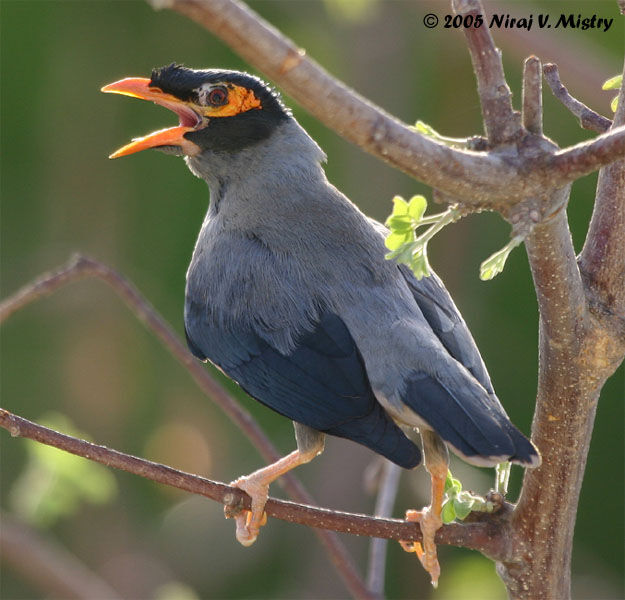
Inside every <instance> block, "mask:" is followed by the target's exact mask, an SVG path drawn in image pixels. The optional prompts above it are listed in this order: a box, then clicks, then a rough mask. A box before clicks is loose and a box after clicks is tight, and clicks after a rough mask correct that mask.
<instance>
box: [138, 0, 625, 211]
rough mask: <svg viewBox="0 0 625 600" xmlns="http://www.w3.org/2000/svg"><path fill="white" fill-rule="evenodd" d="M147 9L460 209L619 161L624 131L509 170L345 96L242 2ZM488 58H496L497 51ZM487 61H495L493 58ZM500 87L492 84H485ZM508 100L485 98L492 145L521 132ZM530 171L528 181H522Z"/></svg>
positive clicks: (489, 156) (184, 0) (183, 1)
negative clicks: (212, 41) (221, 47)
mask: <svg viewBox="0 0 625 600" xmlns="http://www.w3.org/2000/svg"><path fill="white" fill-rule="evenodd" d="M147 1H148V2H149V3H150V4H152V6H154V7H155V8H158V9H161V8H170V9H172V10H175V11H177V12H179V13H181V14H183V15H185V16H187V17H189V18H191V19H193V20H194V21H196V22H197V23H199V24H200V25H202V26H203V27H205V28H206V29H207V30H208V31H211V32H212V33H214V34H215V35H216V36H218V37H219V38H221V39H222V40H223V41H224V42H226V43H227V44H228V45H229V46H230V47H232V48H233V49H234V50H235V51H236V52H237V53H238V54H240V55H241V56H242V57H243V58H244V59H245V60H247V61H248V62H249V63H250V64H252V65H254V66H255V67H257V68H258V69H260V70H261V71H263V72H264V73H265V74H266V75H267V76H269V77H270V78H272V79H273V80H274V81H276V82H278V83H279V84H280V86H281V88H282V89H283V90H284V91H286V92H287V93H288V94H289V95H291V96H292V97H293V98H294V99H295V100H296V101H297V102H299V103H300V104H301V105H302V106H303V107H304V108H306V109H307V110H308V111H309V112H310V113H311V114H312V115H314V116H315V117H316V118H318V119H319V120H320V121H321V122H322V123H325V124H326V125H327V126H328V127H331V128H332V129H334V130H335V131H336V132H338V133H339V134H340V135H342V136H343V137H344V138H345V139H347V140H349V141H351V142H353V143H354V144H356V145H357V146H359V147H360V148H362V149H364V150H366V151H367V152H370V153H371V154H373V155H374V156H377V157H378V158H380V159H382V160H384V161H386V162H388V163H390V164H391V165H393V166H395V167H397V168H398V169H401V170H402V171H404V172H405V173H408V174H409V175H412V176H413V177H416V178H417V179H419V180H420V181H423V182H424V183H426V184H427V185H430V186H432V187H433V188H436V189H439V190H441V191H443V192H446V193H448V194H450V195H452V196H455V197H457V198H458V200H459V201H461V202H462V203H463V204H464V205H465V206H473V207H478V206H479V207H481V208H492V209H494V210H499V209H500V208H501V207H502V206H509V205H511V204H513V203H515V202H518V201H519V200H522V199H524V198H527V197H532V196H538V195H539V194H542V193H544V192H545V190H549V189H556V188H560V187H563V186H565V185H566V184H567V183H569V182H571V181H573V180H575V179H577V178H579V177H581V176H583V175H586V174H588V173H591V172H593V171H596V170H597V169H598V168H600V167H601V166H603V165H605V164H609V163H610V162H612V161H614V160H615V159H616V158H618V157H619V156H625V131H622V132H619V131H613V132H611V133H612V135H611V136H610V140H604V141H603V142H602V143H601V144H600V145H593V144H592V142H584V143H583V144H581V145H580V146H578V147H577V148H576V153H577V152H578V153H579V154H580V155H582V156H583V159H582V156H577V154H576V153H574V154H573V155H569V154H568V153H567V151H563V153H562V156H561V157H560V158H559V160H558V161H555V163H553V162H552V161H551V160H550V159H549V158H548V157H546V158H544V159H543V160H542V162H538V163H536V162H533V163H532V164H525V163H522V164H516V165H515V164H514V161H512V160H511V159H510V157H508V158H507V159H505V160H504V159H503V157H500V156H498V155H497V154H494V153H485V152H470V151H466V150H459V149H457V148H450V147H449V146H445V145H444V144H441V143H438V142H436V141H435V140H432V139H430V138H428V137H427V136H423V135H420V134H419V133H417V132H415V131H414V130H412V129H411V128H409V127H408V126H407V125H405V124H404V123H401V122H400V121H398V120H397V119H395V118H394V117H392V116H390V115H388V114H387V113H386V112H384V111H383V110H382V109H380V108H379V107H377V106H375V105H374V104H372V103H371V102H369V101H368V100H366V99H365V98H363V97H362V96H360V95H358V94H357V93H355V92H354V91H353V90H350V89H349V88H347V87H346V86H345V85H344V84H342V83H341V82H339V81H338V80H337V79H335V78H334V77H332V76H331V75H330V74H329V73H328V72H327V71H325V70H324V69H323V68H322V67H321V66H319V64H317V63H316V62H315V61H313V60H312V59H310V58H308V57H307V56H305V54H304V51H303V50H302V49H301V48H298V47H297V46H296V45H295V44H294V43H293V42H292V41H291V40H289V39H288V38H286V37H285V36H284V35H282V34H281V33H280V32H279V31H277V30H276V29H275V28H274V27H273V26H272V25H270V24H269V23H268V22H267V21H265V20H263V19H262V18H261V17H259V16H258V15H257V14H256V13H254V12H253V11H252V10H251V9H250V8H249V7H247V6H246V5H245V4H243V3H241V2H237V1H236V0H147ZM459 1H460V0H459ZM481 29H484V30H485V29H487V28H484V27H483V28H481ZM493 48H494V46H493ZM494 52H495V53H496V54H497V56H498V51H497V50H496V48H494ZM489 60H490V62H493V61H494V60H496V61H499V60H500V59H498V58H497V59H495V58H494V57H492V56H491V58H490V59H489ZM499 80H500V77H499V76H497V77H494V78H493V79H492V80H490V81H492V82H493V83H496V82H498V81H499ZM507 94H508V92H504V93H502V94H500V95H499V96H498V95H497V94H496V93H495V94H494V95H493V94H490V95H489V98H490V99H489V102H491V101H492V103H493V105H492V106H491V105H490V104H489V105H488V111H489V113H488V114H489V115H490V116H489V121H493V123H492V127H491V126H490V125H489V127H490V130H491V134H492V135H493V141H495V140H498V139H499V138H502V139H507V138H508V137H514V132H515V130H517V129H518V127H519V118H518V114H517V113H515V112H512V113H509V112H508V109H507V108H506V107H507V105H508V104H509V98H507ZM502 114H510V119H509V122H508V125H506V126H501V125H495V123H494V116H495V115H499V116H501V115H502ZM491 117H492V118H491ZM492 128H495V129H492ZM487 129H488V128H487ZM603 145H609V147H610V151H609V153H606V152H603ZM569 159H570V160H572V161H573V162H574V163H575V165H574V166H573V167H572V168H568V165H567V162H568V160H569ZM530 168H531V169H532V170H533V176H532V177H528V171H529V170H530ZM554 169H555V172H554Z"/></svg>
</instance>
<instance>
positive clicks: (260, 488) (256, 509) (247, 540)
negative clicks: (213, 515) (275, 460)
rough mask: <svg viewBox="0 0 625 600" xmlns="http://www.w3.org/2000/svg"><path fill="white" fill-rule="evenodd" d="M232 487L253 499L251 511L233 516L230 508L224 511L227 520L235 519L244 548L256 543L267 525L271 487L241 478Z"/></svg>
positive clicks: (250, 479)
mask: <svg viewBox="0 0 625 600" xmlns="http://www.w3.org/2000/svg"><path fill="white" fill-rule="evenodd" d="M230 485H231V486H233V487H237V488H239V489H240V490H243V491H244V492H245V493H246V494H247V495H248V496H249V497H250V498H251V499H252V509H251V510H243V511H241V512H239V513H237V514H232V511H231V510H228V507H226V508H225V509H224V513H225V515H226V518H230V517H234V521H235V525H236V538H237V541H238V542H239V543H240V544H241V545H243V546H246V547H247V546H251V545H252V544H253V543H254V542H255V541H256V538H257V537H258V533H259V531H260V528H261V527H262V526H263V525H265V524H266V523H267V513H266V512H265V504H266V503H267V497H268V495H269V486H268V485H266V484H262V483H258V482H257V481H256V480H255V479H254V478H253V477H240V478H239V479H237V480H236V481H233V482H232V483H230Z"/></svg>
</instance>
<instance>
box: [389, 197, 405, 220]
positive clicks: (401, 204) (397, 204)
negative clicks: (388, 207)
mask: <svg viewBox="0 0 625 600" xmlns="http://www.w3.org/2000/svg"><path fill="white" fill-rule="evenodd" d="M407 214H408V202H406V201H405V200H404V199H403V198H402V197H401V196H393V213H392V216H396V215H407Z"/></svg>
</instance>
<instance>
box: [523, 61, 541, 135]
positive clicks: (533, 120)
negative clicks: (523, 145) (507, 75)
mask: <svg viewBox="0 0 625 600" xmlns="http://www.w3.org/2000/svg"><path fill="white" fill-rule="evenodd" d="M540 75H541V69H540V60H539V59H538V58H536V57H535V56H529V57H528V58H526V59H525V63H524V64H523V114H522V119H523V127H525V129H527V131H529V132H530V133H533V134H535V135H542V134H543V90H542V77H541V76H540Z"/></svg>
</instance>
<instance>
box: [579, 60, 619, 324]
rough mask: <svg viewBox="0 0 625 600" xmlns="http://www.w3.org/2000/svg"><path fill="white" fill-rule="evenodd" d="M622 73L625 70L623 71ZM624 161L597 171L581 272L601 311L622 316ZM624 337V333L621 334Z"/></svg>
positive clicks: (617, 123) (616, 123)
mask: <svg viewBox="0 0 625 600" xmlns="http://www.w3.org/2000/svg"><path fill="white" fill-rule="evenodd" d="M623 71H624V72H625V68H624V70H623ZM623 124H625V84H624V85H622V86H621V90H620V93H619V99H618V107H617V109H616V114H615V115H614V127H618V126H620V125H623ZM623 248H625V160H619V161H616V162H614V163H612V164H611V165H609V166H607V167H604V168H603V169H601V171H599V181H598V183H597V198H596V200H595V206H594V209H593V213H592V219H591V221H590V227H589V229H588V235H587V237H586V242H585V243H584V248H583V249H582V252H581V255H580V269H581V271H582V273H583V275H584V277H585V278H586V280H587V284H588V287H589V288H590V290H591V294H592V296H593V298H592V300H593V302H598V303H599V304H601V306H602V310H603V311H607V312H610V313H613V314H616V315H620V317H621V319H622V318H623V315H625V252H624V251H623ZM623 335H625V334H623Z"/></svg>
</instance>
